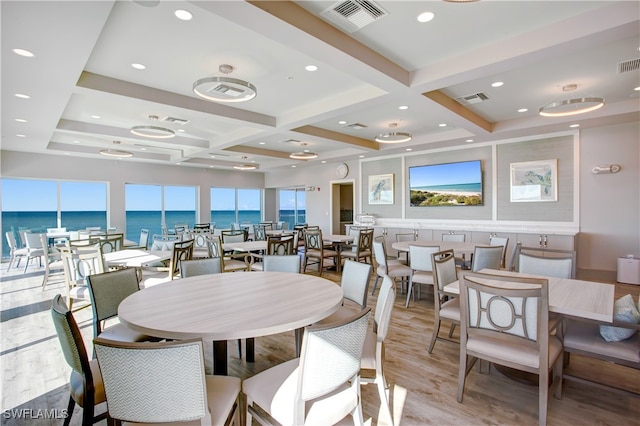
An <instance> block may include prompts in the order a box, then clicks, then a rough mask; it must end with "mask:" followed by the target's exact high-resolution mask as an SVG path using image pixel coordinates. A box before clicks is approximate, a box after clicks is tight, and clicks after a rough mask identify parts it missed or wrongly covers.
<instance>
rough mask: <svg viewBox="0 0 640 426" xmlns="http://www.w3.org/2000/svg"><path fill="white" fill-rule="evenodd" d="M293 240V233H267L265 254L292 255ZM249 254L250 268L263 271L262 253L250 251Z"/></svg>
mask: <svg viewBox="0 0 640 426" xmlns="http://www.w3.org/2000/svg"><path fill="white" fill-rule="evenodd" d="M294 240H295V237H294V236H293V235H268V236H267V240H266V241H267V250H266V255H269V256H289V255H293V254H294V253H295V252H294ZM250 256H251V270H252V271H263V270H264V265H263V258H264V255H263V254H261V253H251V254H250ZM298 260H299V259H298ZM276 262H277V261H276ZM283 262H286V261H283ZM298 263H300V262H298ZM298 272H299V271H298Z"/></svg>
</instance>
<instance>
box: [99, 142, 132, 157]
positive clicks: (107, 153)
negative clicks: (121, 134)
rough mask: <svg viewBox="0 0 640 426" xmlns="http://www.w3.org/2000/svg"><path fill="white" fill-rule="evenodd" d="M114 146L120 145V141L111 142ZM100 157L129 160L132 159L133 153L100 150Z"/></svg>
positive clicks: (118, 150)
mask: <svg viewBox="0 0 640 426" xmlns="http://www.w3.org/2000/svg"><path fill="white" fill-rule="evenodd" d="M113 143H114V144H115V145H120V141H113ZM100 155H104V156H105V157H114V158H129V157H133V153H132V152H129V151H123V150H121V149H111V148H109V149H102V150H100Z"/></svg>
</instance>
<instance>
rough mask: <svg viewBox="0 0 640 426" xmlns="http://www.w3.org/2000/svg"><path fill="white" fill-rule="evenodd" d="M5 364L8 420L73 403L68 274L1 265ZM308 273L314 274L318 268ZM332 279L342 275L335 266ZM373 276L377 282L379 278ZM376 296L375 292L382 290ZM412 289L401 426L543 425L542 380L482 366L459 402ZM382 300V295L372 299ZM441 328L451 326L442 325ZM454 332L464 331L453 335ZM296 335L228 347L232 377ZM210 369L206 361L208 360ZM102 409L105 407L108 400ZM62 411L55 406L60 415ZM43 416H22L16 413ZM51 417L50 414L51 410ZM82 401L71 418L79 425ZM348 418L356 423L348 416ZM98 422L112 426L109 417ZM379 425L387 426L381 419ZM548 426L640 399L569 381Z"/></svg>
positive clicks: (395, 348) (290, 353) (395, 369)
mask: <svg viewBox="0 0 640 426" xmlns="http://www.w3.org/2000/svg"><path fill="white" fill-rule="evenodd" d="M1 266H2V275H1V278H0V282H1V294H2V296H1V309H2V317H1V326H0V334H1V336H2V337H1V339H2V345H1V352H0V363H1V366H0V368H1V370H0V371H1V374H2V407H1V408H2V415H1V416H0V417H1V419H2V420H1V422H2V424H3V425H4V424H6V425H27V424H37V425H43V426H44V425H50V424H51V425H58V424H62V420H61V419H49V420H47V419H43V418H42V417H46V415H51V414H52V411H49V412H47V413H45V412H44V411H38V410H58V413H61V412H62V410H64V409H66V406H67V400H68V397H69V393H68V391H67V381H68V378H69V372H70V369H69V367H68V366H67V364H66V363H65V361H64V358H63V356H62V353H61V350H60V347H59V344H58V340H57V337H56V335H55V331H54V328H53V325H52V323H51V317H50V312H49V309H50V301H51V299H52V298H53V296H54V295H55V294H57V293H64V286H63V283H62V280H61V277H58V278H56V277H55V276H54V277H52V278H51V279H50V284H49V285H48V286H47V287H46V290H45V291H42V290H41V286H40V284H41V282H42V270H41V269H40V268H39V267H38V266H37V265H34V266H30V267H29V269H28V270H27V273H26V274H23V273H22V268H20V269H16V268H12V270H11V272H9V273H7V272H6V268H7V264H6V263H3V264H2V265H1ZM311 273H315V271H314V272H311ZM323 276H326V278H328V279H330V280H332V281H335V282H339V280H340V277H339V276H338V275H336V274H335V273H327V274H326V275H323ZM372 283H373V281H372ZM639 291H640V286H633V285H618V286H617V289H616V296H621V295H624V294H627V293H631V294H633V296H634V298H635V299H636V300H637V298H638V292H639ZM376 295H377V292H376ZM404 298H405V295H403V294H400V292H398V298H397V301H396V305H395V309H394V312H393V315H392V318H391V329H390V333H389V336H388V339H387V346H386V348H387V349H386V356H387V361H386V364H385V367H386V377H387V380H388V382H389V384H390V386H391V396H392V406H393V413H394V417H395V422H396V423H397V424H403V425H430V424H433V425H487V424H491V425H493V424H496V425H536V424H538V392H537V387H534V386H529V385H525V384H521V383H518V382H515V381H513V380H511V379H509V378H507V377H505V376H503V375H501V374H500V373H499V372H497V371H496V370H495V369H493V368H492V369H491V371H490V373H489V374H480V373H478V372H477V371H476V370H475V369H474V371H472V372H471V373H470V375H469V377H468V379H467V385H466V388H465V393H464V400H463V402H462V403H458V402H457V401H456V392H457V378H458V346H457V345H456V344H453V343H448V342H438V343H436V346H435V349H434V351H433V354H429V353H428V352H427V347H428V342H429V339H430V337H431V332H432V325H433V310H432V306H433V296H432V294H431V293H430V288H429V287H426V286H425V287H424V288H423V291H422V298H421V300H417V301H415V302H412V303H411V305H410V307H409V309H405V307H404V302H405V300H404ZM369 304H370V306H372V307H373V306H375V304H376V297H375V296H373V297H370V298H369ZM76 318H77V320H78V322H79V324H80V326H81V328H82V331H83V335H84V337H85V342H86V343H87V345H90V342H91V338H92V333H93V330H92V328H91V322H90V318H91V310H90V309H83V310H80V311H78V312H77V313H76ZM443 329H444V331H445V332H446V331H447V330H448V327H443ZM454 337H457V334H456V335H454ZM293 341H294V339H293V332H291V333H285V334H282V335H277V336H270V337H261V338H258V339H256V362H255V363H247V362H245V360H244V359H238V356H237V352H236V345H235V344H230V345H229V372H230V373H229V374H231V375H236V376H238V377H241V378H245V377H249V376H251V375H252V374H255V373H257V372H259V371H262V370H264V369H266V368H268V367H269V366H271V365H274V364H277V363H280V362H282V361H285V360H288V359H291V358H293V357H294V343H293ZM205 347H206V353H205V356H206V361H207V365H208V366H210V365H211V358H212V354H211V351H212V349H211V345H205ZM571 365H572V368H574V370H575V371H578V372H581V373H584V374H591V375H595V376H597V377H599V378H600V380H609V381H613V382H616V383H618V384H621V385H622V386H625V387H627V388H629V389H632V390H635V392H640V371H638V370H631V369H628V368H620V367H618V366H615V365H611V364H606V363H600V362H592V361H589V360H586V359H584V358H582V359H581V358H580V357H576V356H574V357H572V361H571ZM208 368H209V367H208ZM362 394H363V407H364V416H365V420H366V421H367V423H368V424H372V425H373V424H378V418H379V413H378V410H379V400H378V395H377V392H376V389H375V388H374V385H366V386H364V387H363V391H362ZM101 409H102V410H104V408H103V407H101ZM53 413H54V414H55V412H53ZM18 414H22V416H23V417H24V416H25V415H30V416H34V417H35V416H39V417H40V419H38V420H37V421H36V420H33V419H28V418H27V419H24V418H22V419H17V418H16V417H17V415H18ZM45 414H46V415H45ZM80 419H81V416H80V411H79V409H78V408H76V411H75V413H74V415H73V418H72V422H71V424H75V425H78V424H80ZM344 423H345V424H349V423H350V421H345V422H344ZM101 424H106V422H102V423H101ZM380 424H383V422H382V421H381V422H380ZM548 424H549V425H559V426H560V425H567V426H574V425H631V424H635V425H638V424H640V398H637V397H632V396H627V395H621V394H617V393H612V392H605V391H602V390H599V389H596V388H594V387H591V386H587V385H583V384H579V383H576V382H570V381H565V383H564V387H563V398H562V400H556V399H554V398H551V399H550V402H549V412H548Z"/></svg>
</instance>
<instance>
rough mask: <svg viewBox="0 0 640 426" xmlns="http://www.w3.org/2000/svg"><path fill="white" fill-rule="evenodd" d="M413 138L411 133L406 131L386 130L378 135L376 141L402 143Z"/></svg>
mask: <svg viewBox="0 0 640 426" xmlns="http://www.w3.org/2000/svg"><path fill="white" fill-rule="evenodd" d="M411 139H413V136H412V135H411V133H406V132H386V133H380V134H379V135H378V136H376V138H375V141H376V142H380V143H402V142H409V141H410V140H411Z"/></svg>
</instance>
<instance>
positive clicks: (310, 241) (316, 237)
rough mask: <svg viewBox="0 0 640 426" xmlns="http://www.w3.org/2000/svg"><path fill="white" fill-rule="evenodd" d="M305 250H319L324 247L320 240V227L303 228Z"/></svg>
mask: <svg viewBox="0 0 640 426" xmlns="http://www.w3.org/2000/svg"><path fill="white" fill-rule="evenodd" d="M304 245H305V250H320V251H322V250H323V248H324V244H323V242H322V231H321V230H320V229H311V228H306V229H305V230H304Z"/></svg>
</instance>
